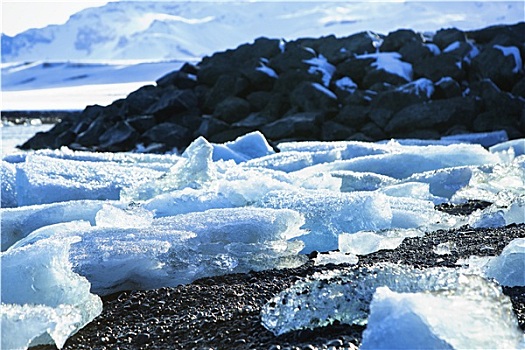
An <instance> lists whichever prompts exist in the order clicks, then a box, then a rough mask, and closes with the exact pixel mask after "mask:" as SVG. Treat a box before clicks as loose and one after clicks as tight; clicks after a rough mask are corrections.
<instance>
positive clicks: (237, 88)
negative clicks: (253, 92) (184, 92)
mask: <svg viewBox="0 0 525 350" xmlns="http://www.w3.org/2000/svg"><path fill="white" fill-rule="evenodd" d="M249 85H250V83H249V81H248V80H247V79H246V78H244V77H242V76H240V75H239V74H235V75H228V74H223V75H221V76H220V77H219V78H218V79H217V82H216V83H215V85H214V86H213V87H212V88H211V89H210V90H209V92H208V94H207V95H206V100H205V102H204V109H205V112H209V113H212V112H213V110H214V109H215V107H217V105H218V104H219V103H220V102H222V101H223V100H224V99H226V98H228V97H231V96H238V95H240V94H241V93H243V92H244V91H245V90H246V89H247V88H248V87H249Z"/></svg>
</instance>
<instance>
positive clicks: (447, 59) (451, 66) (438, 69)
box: [413, 54, 466, 82]
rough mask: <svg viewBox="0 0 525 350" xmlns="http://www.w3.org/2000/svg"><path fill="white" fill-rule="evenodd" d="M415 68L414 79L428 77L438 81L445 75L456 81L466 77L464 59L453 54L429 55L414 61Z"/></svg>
mask: <svg viewBox="0 0 525 350" xmlns="http://www.w3.org/2000/svg"><path fill="white" fill-rule="evenodd" d="M413 68H414V79H417V78H427V79H430V80H432V81H433V82H437V81H439V80H441V79H443V78H445V77H450V78H452V79H454V80H456V81H462V80H464V79H465V78H466V73H465V71H464V70H463V62H462V59H461V58H458V57H456V56H455V55H453V54H441V55H438V56H430V57H427V58H425V59H422V60H421V61H418V62H416V63H414V66H413Z"/></svg>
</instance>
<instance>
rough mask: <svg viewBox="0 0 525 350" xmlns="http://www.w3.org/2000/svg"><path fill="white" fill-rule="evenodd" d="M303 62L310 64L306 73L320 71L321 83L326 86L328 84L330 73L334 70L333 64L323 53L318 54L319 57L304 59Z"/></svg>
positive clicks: (330, 77)
mask: <svg viewBox="0 0 525 350" xmlns="http://www.w3.org/2000/svg"><path fill="white" fill-rule="evenodd" d="M303 62H304V63H307V64H309V65H310V68H309V69H308V73H310V74H315V73H321V76H322V79H323V85H324V86H326V87H328V86H329V85H330V80H331V79H332V75H333V74H334V72H335V66H333V65H332V64H330V63H329V62H328V60H327V59H326V57H324V56H323V55H319V57H314V58H311V59H309V60H304V61H303Z"/></svg>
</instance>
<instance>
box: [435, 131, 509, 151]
mask: <svg viewBox="0 0 525 350" xmlns="http://www.w3.org/2000/svg"><path fill="white" fill-rule="evenodd" d="M508 139H509V137H508V135H507V132H506V131H505V130H497V131H491V132H481V133H472V134H457V135H449V136H442V137H441V140H445V141H459V142H466V143H477V144H480V145H482V146H483V147H490V146H494V145H496V144H498V143H501V142H505V141H508Z"/></svg>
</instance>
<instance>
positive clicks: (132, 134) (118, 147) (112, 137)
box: [97, 121, 139, 152]
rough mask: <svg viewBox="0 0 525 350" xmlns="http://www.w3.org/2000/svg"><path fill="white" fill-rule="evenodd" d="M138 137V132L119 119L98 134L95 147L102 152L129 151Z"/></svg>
mask: <svg viewBox="0 0 525 350" xmlns="http://www.w3.org/2000/svg"><path fill="white" fill-rule="evenodd" d="M138 138H139V133H138V132H137V131H136V130H135V129H133V127H132V126H131V125H129V124H128V123H127V122H126V121H121V122H118V123H117V124H115V125H113V126H112V127H111V128H109V129H107V130H106V131H105V132H104V133H103V134H102V135H100V137H99V146H98V147H97V148H98V150H100V151H104V152H123V151H131V150H132V149H133V148H135V142H136V141H137V140H138Z"/></svg>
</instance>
